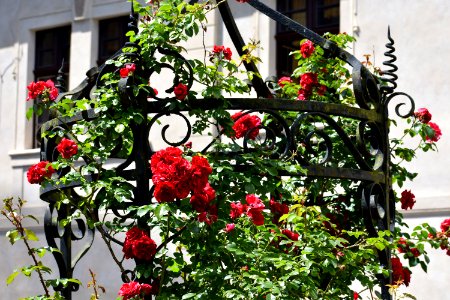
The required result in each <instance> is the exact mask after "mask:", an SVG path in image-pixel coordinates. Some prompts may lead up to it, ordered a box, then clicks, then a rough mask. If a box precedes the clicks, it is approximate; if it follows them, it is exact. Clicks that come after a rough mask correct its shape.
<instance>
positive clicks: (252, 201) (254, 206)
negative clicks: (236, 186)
mask: <svg viewBox="0 0 450 300" xmlns="http://www.w3.org/2000/svg"><path fill="white" fill-rule="evenodd" d="M245 202H247V212H246V214H247V216H248V217H249V218H250V219H251V220H252V222H253V224H255V225H256V226H259V225H263V224H264V216H263V214H262V211H263V209H264V208H265V206H264V203H263V202H262V201H261V199H259V198H258V197H257V196H256V195H255V194H249V195H247V196H246V197H245Z"/></svg>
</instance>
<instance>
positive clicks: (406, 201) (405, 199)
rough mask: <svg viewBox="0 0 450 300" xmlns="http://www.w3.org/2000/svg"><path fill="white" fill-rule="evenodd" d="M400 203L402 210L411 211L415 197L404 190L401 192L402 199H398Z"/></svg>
mask: <svg viewBox="0 0 450 300" xmlns="http://www.w3.org/2000/svg"><path fill="white" fill-rule="evenodd" d="M400 202H401V204H402V209H406V210H407V209H408V208H409V209H412V208H413V206H414V203H416V200H415V196H414V194H413V193H411V190H409V191H408V190H404V191H403V192H402V197H401V198H400Z"/></svg>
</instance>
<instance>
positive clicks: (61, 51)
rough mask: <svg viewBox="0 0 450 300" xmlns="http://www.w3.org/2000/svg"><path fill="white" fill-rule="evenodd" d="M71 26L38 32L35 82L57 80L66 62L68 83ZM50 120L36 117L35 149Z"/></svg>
mask: <svg viewBox="0 0 450 300" xmlns="http://www.w3.org/2000/svg"><path fill="white" fill-rule="evenodd" d="M70 33H71V27H70V26H63V27H57V28H52V29H47V30H41V31H36V48H35V56H34V57H35V63H34V81H39V80H43V81H46V80H48V79H51V80H53V81H55V80H56V76H57V75H58V70H59V69H60V68H61V64H62V63H63V61H64V65H63V72H64V77H65V78H64V79H65V80H66V82H68V77H69V62H70ZM47 120H48V113H44V114H43V115H41V116H39V117H36V116H35V117H34V121H33V147H38V146H39V141H40V137H37V136H36V134H37V132H38V128H39V127H40V125H42V123H44V122H45V121H47Z"/></svg>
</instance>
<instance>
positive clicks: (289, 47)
mask: <svg viewBox="0 0 450 300" xmlns="http://www.w3.org/2000/svg"><path fill="white" fill-rule="evenodd" d="M325 1H326V0H304V4H305V5H304V7H302V8H295V7H293V3H294V1H292V0H277V10H278V11H279V12H281V13H283V14H284V15H286V16H287V17H290V18H292V16H293V15H294V14H296V13H304V14H305V18H306V22H305V23H303V24H302V25H304V26H306V27H308V28H309V29H311V30H312V31H314V32H316V33H318V34H320V35H322V34H324V33H326V32H330V33H334V34H337V33H339V23H340V20H339V17H338V19H337V20H334V22H331V23H320V16H319V12H320V10H321V9H322V10H324V9H336V8H337V9H338V11H339V9H340V1H339V0H331V2H332V3H331V4H328V5H327V4H325V3H324V2H325ZM338 14H339V12H338ZM293 19H294V20H295V18H293ZM296 21H298V20H296ZM276 31H277V32H276V35H275V40H276V71H277V76H279V77H281V76H288V75H290V74H291V73H292V71H293V68H294V66H293V60H292V58H291V56H289V53H290V52H291V51H293V50H296V49H298V47H299V45H298V44H294V43H296V42H297V41H300V40H301V36H300V35H299V34H297V33H295V32H293V31H291V30H289V29H288V28H285V27H284V26H282V25H280V24H277V28H276Z"/></svg>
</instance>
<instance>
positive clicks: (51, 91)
mask: <svg viewBox="0 0 450 300" xmlns="http://www.w3.org/2000/svg"><path fill="white" fill-rule="evenodd" d="M27 89H28V97H27V101H28V100H35V99H37V98H40V99H41V100H42V102H48V101H54V100H55V99H56V98H57V97H58V90H57V89H56V87H55V84H54V83H53V81H51V80H50V79H49V80H47V81H38V82H31V83H30V84H29V85H28V86H27Z"/></svg>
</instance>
